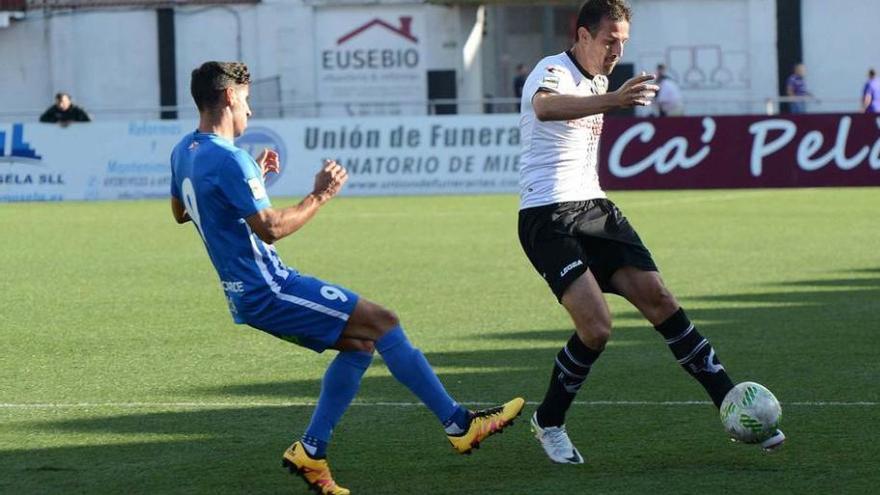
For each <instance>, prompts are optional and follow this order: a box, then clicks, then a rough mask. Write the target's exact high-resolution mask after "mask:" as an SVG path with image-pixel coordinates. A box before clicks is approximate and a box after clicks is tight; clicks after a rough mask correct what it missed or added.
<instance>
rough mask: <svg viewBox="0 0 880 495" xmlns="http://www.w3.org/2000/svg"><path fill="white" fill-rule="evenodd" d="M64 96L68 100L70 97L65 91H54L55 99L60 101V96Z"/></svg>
mask: <svg viewBox="0 0 880 495" xmlns="http://www.w3.org/2000/svg"><path fill="white" fill-rule="evenodd" d="M65 96H66V97H67V99H68V100H69V99H70V94H69V93H65V92H64V91H59V92H58V93H55V101H61V98H64V97H65Z"/></svg>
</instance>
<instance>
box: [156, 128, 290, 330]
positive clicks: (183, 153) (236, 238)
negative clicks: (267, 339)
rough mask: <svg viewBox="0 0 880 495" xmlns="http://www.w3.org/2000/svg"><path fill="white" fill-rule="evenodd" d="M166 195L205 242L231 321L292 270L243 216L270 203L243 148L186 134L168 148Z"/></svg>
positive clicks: (242, 317) (257, 307)
mask: <svg viewBox="0 0 880 495" xmlns="http://www.w3.org/2000/svg"><path fill="white" fill-rule="evenodd" d="M171 195H172V196H173V197H175V198H177V199H178V200H180V201H181V202H182V203H183V205H184V206H185V207H186V211H187V213H189V216H190V218H192V221H193V224H195V227H196V229H197V230H198V232H199V235H200V236H201V237H202V240H203V241H204V242H205V247H206V248H207V250H208V255H209V256H210V257H211V262H212V263H213V264H214V268H215V269H216V270H217V274H218V275H219V276H220V281H221V285H222V287H223V290H224V292H225V293H226V297H227V299H228V301H229V310H230V311H231V312H232V316H233V318H234V320H235V321H236V323H245V322H246V321H247V320H248V319H249V318H250V316H252V315H254V314H257V313H259V312H260V311H261V310H262V309H263V308H264V307H265V306H266V305H267V304H269V301H270V300H271V299H273V298H274V295H275V294H277V293H278V292H279V290H280V287H281V286H283V285H284V283H285V281H286V280H287V278H288V277H290V276H291V275H292V274H293V275H295V274H296V273H295V271H294V270H292V269H290V268H288V267H287V266H285V265H284V263H282V262H281V259H280V258H279V257H278V253H277V252H276V251H275V248H274V246H272V245H270V244H266V243H264V242H263V241H262V240H260V238H259V237H257V236H256V234H254V233H253V231H251V229H250V226H249V225H248V224H247V222H246V221H245V218H247V217H249V216H251V215H253V214H254V213H256V212H258V211H260V210H262V209H264V208H268V207H270V206H271V203H270V202H269V197H268V196H267V194H266V188H265V185H264V183H263V178H262V173H261V170H260V167H259V165H257V163H256V162H255V161H254V159H253V158H252V157H251V156H250V154H248V153H247V152H246V151H244V150H242V149H240V148H236V147H235V145H234V144H233V143H231V142H229V141H227V140H225V139H223V138H221V137H220V136H218V135H216V134H205V133H201V132H198V131H196V132H194V133H192V134H189V135H187V136H186V137H184V138H183V139H182V140H181V141H180V142H179V143H178V144H177V146H175V147H174V151H173V152H172V153H171Z"/></svg>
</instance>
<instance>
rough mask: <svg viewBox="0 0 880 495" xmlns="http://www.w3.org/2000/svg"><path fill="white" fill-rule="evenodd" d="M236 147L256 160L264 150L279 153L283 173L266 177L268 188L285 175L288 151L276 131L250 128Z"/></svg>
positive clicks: (236, 142)
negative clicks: (285, 161)
mask: <svg viewBox="0 0 880 495" xmlns="http://www.w3.org/2000/svg"><path fill="white" fill-rule="evenodd" d="M235 145H236V146H238V147H239V148H241V149H243V150H245V151H247V152H248V153H250V154H251V156H252V157H254V159H256V158H257V157H258V156H260V153H262V152H263V149H265V148H269V149H271V150H274V151H275V152H276V153H278V160H279V161H280V162H281V165H282V166H281V173H278V174H269V175H268V176H267V177H266V187H270V186H271V185H272V184H274V183H275V182H277V181H278V178H279V177H281V174H282V173H284V168H285V167H284V160H285V159H287V150H286V149H285V148H284V140H283V139H281V136H279V135H278V134H276V133H275V131H273V130H271V129H269V128H266V127H248V128H247V130H246V131H245V133H244V134H242V135H241V136H239V138H238V139H236V140H235Z"/></svg>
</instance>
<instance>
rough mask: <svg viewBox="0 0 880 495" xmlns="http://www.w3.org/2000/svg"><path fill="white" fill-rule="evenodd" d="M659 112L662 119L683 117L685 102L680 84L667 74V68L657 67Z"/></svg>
mask: <svg viewBox="0 0 880 495" xmlns="http://www.w3.org/2000/svg"><path fill="white" fill-rule="evenodd" d="M657 85H658V86H660V90H659V91H657V98H656V99H655V100H654V102H655V103H657V112H658V114H659V116H660V117H669V116H676V115H681V114H683V113H684V102H683V101H682V97H681V89H680V88H679V87H678V84H677V83H676V82H675V81H674V80H673V79H672V78H671V77H669V76H668V75H667V74H666V66H665V65H663V64H659V65H657Z"/></svg>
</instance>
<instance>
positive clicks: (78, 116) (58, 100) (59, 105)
mask: <svg viewBox="0 0 880 495" xmlns="http://www.w3.org/2000/svg"><path fill="white" fill-rule="evenodd" d="M91 120H92V119H91V117H89V114H87V113H86V111H85V110H83V109H82V108H80V107H78V106H76V105H74V104H73V102H72V101H70V95H69V94H67V93H58V94H57V95H55V104H54V105H52V106H51V107H49V108H48V109H46V111H45V112H43V115H40V122H48V123H58V124H61V125H62V126H66V125H68V124H69V123H71V122H91Z"/></svg>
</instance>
